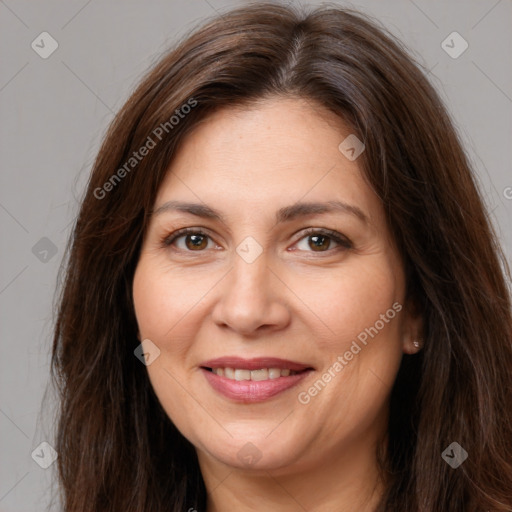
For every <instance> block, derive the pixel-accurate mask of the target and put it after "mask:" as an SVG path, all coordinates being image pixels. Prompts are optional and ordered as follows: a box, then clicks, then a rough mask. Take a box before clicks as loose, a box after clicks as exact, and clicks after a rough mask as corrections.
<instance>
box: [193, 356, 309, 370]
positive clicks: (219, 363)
mask: <svg viewBox="0 0 512 512" xmlns="http://www.w3.org/2000/svg"><path fill="white" fill-rule="evenodd" d="M201 367H203V368H210V369H213V368H237V369H240V370H261V369H262V368H279V369H280V370H293V371H294V372H301V371H303V370H306V369H308V368H312V367H311V365H307V364H303V363H297V362H295V361H289V360H286V359H279V358H276V357H255V358H252V359H243V358H241V357H235V356H228V357H219V358H217V359H210V360H209V361H205V362H204V363H201Z"/></svg>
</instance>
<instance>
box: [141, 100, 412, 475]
mask: <svg viewBox="0 0 512 512" xmlns="http://www.w3.org/2000/svg"><path fill="white" fill-rule="evenodd" d="M349 135H350V130H348V129H347V128H346V127H345V126H344V125H343V124H342V123H341V121H340V120H339V119H338V118H336V117H333V115H332V114H330V113H328V112H327V111H324V110H323V109H322V108H321V107H319V106H316V105H314V106H312V105H311V104H310V103H309V102H305V101H303V100H299V99H270V100H267V101H265V102H263V103H261V104H259V105H258V106H255V107H253V108H251V109H249V110H234V109H226V110H222V111H218V112H217V113H215V114H214V115H212V116H211V117H210V118H208V119H207V120H206V121H205V122H204V123H202V124H201V125H198V126H197V127H196V129H195V131H194V132H193V133H192V134H191V135H190V136H189V137H188V138H187V139H186V141H185V142H184V143H183V145H182V146H181V148H180V151H179V152H178V154H177V155H176V158H175V160H174V161H173V163H172V165H171V167H170V169H169V172H168V174H167V176H166V178H165V180H164V182H163V183H162V185H161V187H160V189H159V192H158V195H157V199H156V202H155V205H154V211H155V212H156V213H154V215H153V217H152V220H151V222H150V225H149V229H148V231H147V233H146V236H145V239H144V243H143V247H142V252H141V256H140V260H139V262H138V266H137V269H136V273H135V277H134V282H133V294H134V304H135V311H136V316H137V322H138V326H139V331H140V334H139V335H140V339H141V340H146V341H144V344H143V346H144V349H145V352H147V353H149V354H150V356H149V358H148V363H149V364H148V365H147V371H148V373H149V378H150V380H151V384H152V386H153V388H154V390H155V393H156V395H157V396H158V399H159V400H160V402H161V404H162V406H163V408H164V409H165V411H166V412H167V414H168V416H169V417H170V418H171V420H172V421H173V422H174V424H175V425H176V426H177V428H178V429H179V430H180V431H181V432H182V434H183V435H184V436H185V437H186V438H187V439H189V440H190V442H192V443H193V444H194V445H195V447H196V449H197V450H198V456H199V459H200V462H204V463H205V464H206V463H207V462H209V463H222V464H225V465H228V466H231V467H239V468H241V467H249V466H250V467H252V468H253V469H265V470H269V469H273V470H276V471H286V470H287V468H300V467H302V468H312V467H314V466H315V465H318V464H321V463H325V461H327V460H329V459H331V458H336V457H338V458H340V457H344V456H348V455H349V454H350V455H351V456H354V455H357V453H359V452H361V451H364V450H368V449H371V450H374V447H375V443H376V442H377V441H378V440H379V439H380V438H381V437H382V435H383V434H384V433H385V431H386V421H387V408H388V407H387V405H388V404H387V401H388V397H389V394H390V390H391V386H392V384H393V381H394V380H395V377H396V373H397V371H398V368H399V365H400V360H401V357H402V354H403V352H413V351H414V350H415V349H414V347H413V345H412V341H413V340H414V339H415V337H416V336H417V327H418V326H417V323H416V321H415V320H414V319H413V318H412V317H411V316H410V315H409V314H408V313H407V308H406V305H405V304H404V292H405V281H404V272H403V267H402V263H401V261H400V258H399V256H398V253H397V250H396V248H395V247H394V245H393V242H392V240H391V237H390V233H389V231H388V228H387V226H386V223H385V219H384V211H383V208H382V205H381V203H380V201H379V200H378V198H377V196H376V195H375V194H374V193H373V192H372V190H371V189H370V188H369V186H368V185H367V184H366V183H365V181H364V180H363V178H362V174H361V172H360V168H359V166H358V159H357V158H356V159H353V157H354V156H356V155H357V149H358V148H357V147H356V146H354V142H352V145H351V144H350V142H351V140H352V139H349V140H348V141H346V142H345V143H344V145H343V146H342V148H344V152H342V151H341V150H340V149H339V145H340V143H341V142H342V141H344V140H345V139H346V138H347V137H348V136H349ZM350 147H355V149H356V151H355V152H353V151H351V150H350ZM359 149H360V148H359ZM349 157H350V158H349ZM184 228H188V229H190V233H188V234H187V233H185V234H178V235H177V236H176V238H174V239H173V236H174V235H173V234H176V232H177V231H178V230H181V229H184ZM308 230H310V231H311V232H309V231H308ZM336 237H339V238H338V239H336ZM165 240H167V241H168V242H167V244H166V242H165ZM147 340H150V342H149V341H147ZM158 350H159V351H160V352H158ZM212 370H213V371H212ZM295 372H296V373H295ZM240 379H241V380H240Z"/></svg>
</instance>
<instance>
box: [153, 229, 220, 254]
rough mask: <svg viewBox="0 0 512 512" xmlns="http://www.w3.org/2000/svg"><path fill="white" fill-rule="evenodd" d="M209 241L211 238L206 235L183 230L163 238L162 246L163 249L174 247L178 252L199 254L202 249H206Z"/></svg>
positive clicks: (191, 230) (192, 230) (196, 231)
mask: <svg viewBox="0 0 512 512" xmlns="http://www.w3.org/2000/svg"><path fill="white" fill-rule="evenodd" d="M211 241H212V240H211V238H210V237H209V236H208V235H207V234H206V233H203V232H201V231H198V230H194V229H190V228H184V229H180V230H178V231H176V232H175V233H173V234H172V235H171V236H169V237H166V238H164V239H163V240H162V244H163V246H164V247H170V246H174V247H175V248H176V249H178V250H180V251H186V252H201V251H202V250H203V249H207V248H208V243H209V242H211Z"/></svg>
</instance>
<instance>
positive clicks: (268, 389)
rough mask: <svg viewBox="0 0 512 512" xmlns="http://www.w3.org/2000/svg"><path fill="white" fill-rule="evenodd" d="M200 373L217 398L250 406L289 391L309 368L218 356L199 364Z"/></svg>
mask: <svg viewBox="0 0 512 512" xmlns="http://www.w3.org/2000/svg"><path fill="white" fill-rule="evenodd" d="M201 370H202V373H203V374H204V376H205V378H206V380H207V381H208V382H209V384H210V385H211V386H212V388H213V389H214V390H215V391H217V392H218V393H220V394H221V395H223V396H225V397H227V398H230V399H232V400H234V401H235V402H243V403H251V402H261V401H264V400H267V399H269V398H271V397H273V396H275V395H277V394H279V393H281V392H283V391H286V390H287V389H290V388H292V387H293V386H295V385H296V384H298V382H300V381H301V380H302V379H303V378H305V377H306V376H307V375H308V374H309V373H311V371H313V368H312V367H311V366H309V365H306V364H303V363H299V362H296V361H289V360H285V359H278V358H273V357H259V358H254V359H243V358H240V357H221V358H218V359H211V360H209V361H205V362H203V363H202V364H201Z"/></svg>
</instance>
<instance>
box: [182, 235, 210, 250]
mask: <svg viewBox="0 0 512 512" xmlns="http://www.w3.org/2000/svg"><path fill="white" fill-rule="evenodd" d="M185 245H186V247H187V249H190V250H191V251H196V250H200V249H204V248H205V247H207V245H208V239H207V237H206V235H197V234H196V235H185Z"/></svg>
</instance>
